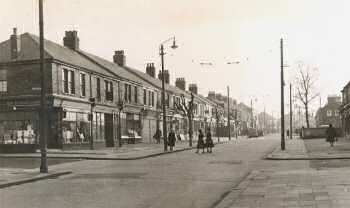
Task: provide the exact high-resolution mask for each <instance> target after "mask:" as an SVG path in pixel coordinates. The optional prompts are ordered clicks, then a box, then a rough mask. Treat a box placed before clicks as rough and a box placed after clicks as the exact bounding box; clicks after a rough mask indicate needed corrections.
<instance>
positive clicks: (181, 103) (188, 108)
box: [174, 93, 194, 147]
mask: <svg viewBox="0 0 350 208" xmlns="http://www.w3.org/2000/svg"><path fill="white" fill-rule="evenodd" d="M193 100H194V96H193V94H192V93H191V98H190V100H189V101H188V102H187V103H186V99H185V95H183V94H182V95H181V97H180V99H179V100H178V101H177V102H176V101H175V102H174V103H175V108H176V109H177V110H180V111H181V112H182V113H183V115H184V116H186V117H187V119H188V134H189V138H190V139H189V145H190V147H192V139H193V109H194V103H193Z"/></svg>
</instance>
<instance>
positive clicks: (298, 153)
mask: <svg viewBox="0 0 350 208" xmlns="http://www.w3.org/2000/svg"><path fill="white" fill-rule="evenodd" d="M266 158H267V159H271V160H297V159H302V160H304V159H305V160H323V159H350V139H349V138H345V137H341V138H338V141H337V142H336V143H335V145H334V147H331V146H330V144H329V143H328V142H326V141H325V139H324V138H319V139H306V140H302V139H299V138H294V139H292V140H290V139H286V150H284V151H282V150H281V148H280V147H277V148H276V149H275V150H274V151H273V152H272V153H271V154H269V155H268V156H267V157H266Z"/></svg>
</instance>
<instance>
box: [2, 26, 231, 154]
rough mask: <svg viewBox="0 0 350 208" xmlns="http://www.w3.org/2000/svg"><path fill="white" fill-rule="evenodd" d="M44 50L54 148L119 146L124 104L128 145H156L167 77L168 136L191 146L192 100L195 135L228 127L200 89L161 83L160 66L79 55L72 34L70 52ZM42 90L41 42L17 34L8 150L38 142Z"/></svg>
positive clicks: (7, 107)
mask: <svg viewBox="0 0 350 208" xmlns="http://www.w3.org/2000/svg"><path fill="white" fill-rule="evenodd" d="M44 43H45V44H44V47H45V48H44V51H45V68H44V70H45V72H46V75H47V77H46V81H47V83H46V86H47V94H46V100H47V103H48V106H47V107H48V111H49V119H48V121H47V122H48V126H49V131H48V132H49V135H48V147H49V148H76V147H77V148H87V147H88V145H89V143H90V141H91V140H93V141H94V142H93V144H94V146H95V148H98V147H113V146H114V145H115V144H116V140H117V139H118V138H117V135H118V120H119V119H118V111H119V108H118V104H120V103H121V101H122V103H123V104H124V108H123V110H122V111H121V119H120V125H121V128H120V129H121V130H120V133H121V138H122V139H123V141H124V142H130V141H132V142H135V141H136V142H147V143H152V142H154V139H153V135H154V134H155V131H156V129H158V128H159V129H162V122H163V121H162V110H161V106H162V103H161V89H162V88H161V87H162V84H161V83H162V82H161V78H162V77H164V81H165V83H166V85H165V91H166V96H165V100H166V101H165V104H166V107H167V108H166V109H167V124H168V126H167V128H168V129H170V128H173V129H174V130H175V131H176V133H177V134H178V135H181V137H182V138H183V139H188V138H187V137H188V132H187V131H188V120H187V118H186V117H185V116H184V115H183V114H182V112H181V111H179V110H177V109H176V106H175V102H178V101H179V99H180V97H181V96H184V97H185V98H186V99H187V101H188V99H189V98H190V97H191V93H192V94H193V95H194V121H193V122H194V132H197V131H198V129H200V128H201V129H205V128H207V127H211V130H212V131H213V134H214V135H215V133H216V132H215V130H216V129H217V128H216V126H217V124H220V125H225V124H226V122H227V120H225V118H224V113H223V112H224V106H223V105H221V104H220V103H219V102H217V101H216V100H215V99H208V98H206V97H204V96H202V95H199V94H198V87H197V85H196V84H190V85H189V88H188V89H186V81H185V78H177V79H176V82H175V86H173V85H171V84H170V83H169V80H170V77H169V76H170V75H169V72H168V71H167V70H165V72H164V76H162V74H161V73H159V74H158V77H156V68H155V66H154V64H153V63H148V64H146V69H145V72H142V71H141V70H137V69H134V68H131V67H129V66H127V64H126V58H125V54H124V51H123V50H119V51H115V54H114V55H113V60H112V61H108V60H105V59H103V58H101V57H98V56H96V55H93V54H90V53H88V52H85V51H83V50H81V49H80V48H79V37H78V33H77V31H66V32H65V37H64V38H63V45H60V44H57V43H55V42H52V41H49V40H45V42H44ZM40 86H41V85H40V62H39V38H38V37H37V36H36V35H32V34H29V33H24V34H21V35H17V31H16V29H14V31H13V34H11V35H10V37H9V39H8V40H5V41H3V42H1V43H0V143H5V144H8V143H10V144H18V143H37V142H38V138H39V109H40V91H41V88H40ZM91 98H94V102H95V105H94V106H92V103H91V101H92V100H91ZM91 111H92V112H93V113H92V116H91V113H90V112H91ZM217 112H218V113H217ZM91 117H92V118H93V119H92V124H91ZM234 124H235V123H234V122H233V123H232V126H234ZM91 127H92V134H91V131H90V128H91ZM232 129H234V127H233V128H232Z"/></svg>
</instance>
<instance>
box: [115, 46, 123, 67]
mask: <svg viewBox="0 0 350 208" xmlns="http://www.w3.org/2000/svg"><path fill="white" fill-rule="evenodd" d="M113 61H114V63H116V64H118V65H119V66H125V55H124V50H119V51H115V52H114V56H113Z"/></svg>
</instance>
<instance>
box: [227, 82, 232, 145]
mask: <svg viewBox="0 0 350 208" xmlns="http://www.w3.org/2000/svg"><path fill="white" fill-rule="evenodd" d="M227 127H228V139H229V140H231V124H230V87H229V86H227Z"/></svg>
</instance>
